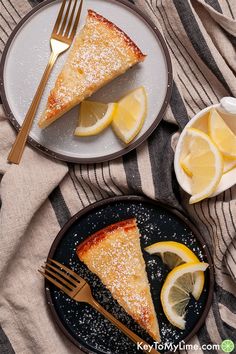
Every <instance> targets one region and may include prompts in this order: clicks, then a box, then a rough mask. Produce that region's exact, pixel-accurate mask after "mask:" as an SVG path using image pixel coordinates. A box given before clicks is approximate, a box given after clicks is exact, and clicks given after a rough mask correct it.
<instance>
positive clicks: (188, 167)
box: [180, 154, 193, 177]
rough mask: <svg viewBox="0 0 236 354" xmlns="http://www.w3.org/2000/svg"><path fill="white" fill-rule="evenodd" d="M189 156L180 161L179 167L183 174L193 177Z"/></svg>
mask: <svg viewBox="0 0 236 354" xmlns="http://www.w3.org/2000/svg"><path fill="white" fill-rule="evenodd" d="M190 158H191V154H188V155H186V156H185V158H184V159H183V160H181V161H180V166H181V167H182V169H183V170H184V172H185V173H186V174H187V175H188V176H189V177H192V176H193V172H192V171H191V159H190Z"/></svg>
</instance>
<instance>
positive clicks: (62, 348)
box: [0, 0, 236, 354]
mask: <svg viewBox="0 0 236 354" xmlns="http://www.w3.org/2000/svg"><path fill="white" fill-rule="evenodd" d="M36 4H37V0H32V1H30V2H28V1H27V0H1V1H0V50H1V51H2V50H3V48H4V45H5V43H6V41H7V38H8V36H9V35H10V33H11V31H12V30H13V28H14V27H15V25H16V24H17V23H18V22H19V21H20V19H21V18H22V17H23V16H24V15H25V14H26V13H27V12H28V11H29V10H30V9H31V6H34V5H36ZM136 5H137V6H138V7H140V8H141V9H142V11H143V12H146V14H147V15H148V16H149V17H150V18H151V19H152V20H153V21H154V22H155V23H156V25H157V26H158V27H159V28H160V30H161V31H162V33H163V35H164V37H165V39H166V42H167V45H168V48H169V51H170V54H171V58H172V63H173V69H174V86H173V93H172V97H171V101H170V105H169V107H168V109H167V112H166V114H165V117H164V120H163V121H162V122H161V124H160V125H159V127H158V129H156V131H155V132H154V133H153V134H152V136H151V137H150V138H149V139H148V141H147V142H145V143H143V144H142V146H140V147H139V148H138V149H137V150H136V151H133V152H131V153H129V154H128V155H126V156H124V157H123V158H119V159H117V160H115V161H111V162H106V163H99V164H90V165H73V164H65V163H61V162H57V161H52V160H51V159H49V158H46V157H44V156H42V155H41V154H39V153H37V152H36V151H35V150H33V149H31V148H30V147H29V146H28V147H27V148H26V150H25V154H24V157H23V160H22V163H21V164H20V166H14V165H12V166H10V165H8V164H7V163H6V156H7V154H8V152H9V149H10V146H11V144H12V142H13V141H14V138H15V132H14V130H13V128H12V127H11V125H10V124H9V122H8V121H7V119H6V118H5V116H4V112H3V109H2V108H1V110H0V176H1V178H0V180H1V189H0V197H1V210H0V241H1V247H0V323H1V325H2V328H3V330H4V332H5V333H6V335H7V337H8V338H9V341H10V342H11V344H10V342H9V341H8V339H7V337H6V335H5V334H4V332H3V331H0V353H1V354H3V353H4V354H6V353H14V352H15V353H17V354H31V353H32V354H55V353H56V354H67V353H68V354H69V353H80V351H79V349H77V348H75V347H74V346H73V345H72V344H71V343H70V342H69V341H68V340H67V339H66V338H65V337H64V336H62V335H61V333H60V332H59V331H58V329H57V328H56V326H54V323H53V321H52V318H51V317H50V314H49V313H48V309H47V306H46V303H45V298H44V284H43V281H42V279H41V278H40V277H39V276H37V273H36V270H37V269H38V267H39V266H40V265H41V264H42V263H43V262H44V261H45V258H46V256H47V253H48V250H49V248H50V245H51V243H52V241H53V239H54V238H55V235H56V234H57V233H58V231H59V230H60V228H61V227H62V226H63V224H64V223H65V222H66V221H67V220H68V219H69V218H70V217H71V215H73V214H75V213H76V212H78V211H79V210H80V209H82V208H84V207H85V206H87V205H88V204H90V203H93V202H95V201H97V200H100V199H102V198H106V197H109V196H114V195H121V194H143V195H146V196H148V197H150V198H153V199H157V200H161V201H163V202H168V203H170V204H172V205H173V206H177V207H182V208H183V209H184V210H185V213H186V214H188V215H189V216H190V218H191V219H193V220H194V222H195V223H196V224H197V225H198V227H199V229H200V230H201V233H202V235H203V237H204V238H205V241H206V243H207V245H208V246H209V248H210V250H211V253H212V255H213V257H214V264H215V275H216V283H215V291H214V299H213V303H212V307H211V309H210V312H209V314H208V316H207V319H206V322H205V324H204V326H203V327H202V328H201V329H200V330H199V332H198V334H197V335H195V336H194V338H192V339H191V341H190V343H191V344H197V345H198V346H199V349H198V350H197V351H194V350H191V349H189V350H184V351H182V352H183V353H185V354H186V353H188V354H190V353H195V354H196V353H197V354H201V353H206V354H215V353H217V352H219V353H220V351H217V350H215V349H207V348H202V349H200V348H201V346H202V345H203V344H220V343H221V342H222V340H224V339H226V338H230V339H231V340H233V341H234V342H235V343H236V283H235V281H236V187H235V186H234V187H233V188H231V189H229V190H227V191H226V192H224V193H222V194H221V195H219V196H217V197H215V198H211V199H208V200H205V201H203V202H201V203H198V204H196V205H193V206H190V205H188V200H187V196H186V194H184V193H183V192H181V191H180V190H179V189H178V185H177V183H176V180H175V177H174V173H173V154H174V152H173V148H174V146H175V143H176V139H177V138H178V134H179V132H181V130H182V129H183V127H184V126H185V124H186V123H187V122H188V120H189V118H191V117H192V116H193V115H195V114H196V113H197V112H198V111H199V110H201V109H203V108H204V107H206V106H208V105H211V104H213V103H217V102H219V100H220V98H221V97H223V96H229V95H231V96H236V78H235V73H236V60H235V59H236V53H235V45H236V38H235V37H236V21H235V17H236V1H235V0H205V1H204V0H136ZM121 354H123V353H121ZM124 354H126V353H124Z"/></svg>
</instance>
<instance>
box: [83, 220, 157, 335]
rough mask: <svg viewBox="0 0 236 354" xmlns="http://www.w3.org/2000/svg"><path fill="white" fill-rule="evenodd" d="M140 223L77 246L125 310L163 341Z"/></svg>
mask: <svg viewBox="0 0 236 354" xmlns="http://www.w3.org/2000/svg"><path fill="white" fill-rule="evenodd" d="M139 238H140V233H139V229H138V227H137V224H136V220H135V219H134V218H133V219H128V220H124V221H121V222H118V223H116V224H113V225H110V226H108V227H106V228H104V229H102V230H100V231H98V232H96V233H95V234H93V235H91V236H90V237H88V238H87V239H86V240H85V241H84V242H83V243H82V244H80V245H79V246H78V247H77V255H78V257H79V259H80V260H81V261H83V262H84V263H85V264H86V265H87V267H88V268H89V269H90V270H91V271H92V272H93V273H95V274H96V275H97V276H98V277H99V278H100V279H101V281H102V282H103V284H104V285H105V286H106V287H107V288H108V290H110V292H111V294H112V296H113V297H114V298H115V299H116V300H117V301H118V303H119V304H120V305H121V306H122V307H123V308H124V309H125V311H126V312H127V313H128V314H129V315H130V316H131V317H132V318H133V319H134V320H135V321H136V322H137V323H138V324H139V325H140V326H141V327H143V328H144V329H145V330H146V331H147V332H148V333H149V334H150V335H151V336H152V338H154V339H155V340H157V341H160V334H159V327H158V322H157V318H156V313H155V309H154V306H153V302H152V297H151V291H150V285H149V282H148V277H147V273H146V269H145V262H144V259H143V255H142V250H141V247H140V240H139Z"/></svg>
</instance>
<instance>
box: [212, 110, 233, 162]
mask: <svg viewBox="0 0 236 354" xmlns="http://www.w3.org/2000/svg"><path fill="white" fill-rule="evenodd" d="M209 134H210V137H211V139H212V140H213V141H214V143H215V144H216V145H217V147H218V149H219V150H220V151H221V152H222V154H224V155H225V156H227V157H231V158H235V159H236V135H235V134H234V133H233V131H232V130H231V129H230V128H229V127H228V125H227V124H226V123H225V121H224V120H223V118H222V117H221V116H220V114H219V113H218V112H217V111H216V110H215V109H212V111H211V113H210V116H209Z"/></svg>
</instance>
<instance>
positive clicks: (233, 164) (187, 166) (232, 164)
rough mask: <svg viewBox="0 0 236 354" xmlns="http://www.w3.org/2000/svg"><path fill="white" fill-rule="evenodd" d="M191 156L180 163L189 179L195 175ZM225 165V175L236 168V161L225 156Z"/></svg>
mask: <svg viewBox="0 0 236 354" xmlns="http://www.w3.org/2000/svg"><path fill="white" fill-rule="evenodd" d="M190 156H191V154H188V155H187V156H186V157H185V158H184V159H183V160H182V161H180V166H181V167H182V169H183V170H184V172H185V173H186V174H187V175H188V176H189V177H192V176H193V173H192V171H191V165H190ZM223 163H224V167H223V174H225V173H227V172H229V171H231V170H232V169H233V168H234V167H236V159H231V158H230V157H226V156H223Z"/></svg>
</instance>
